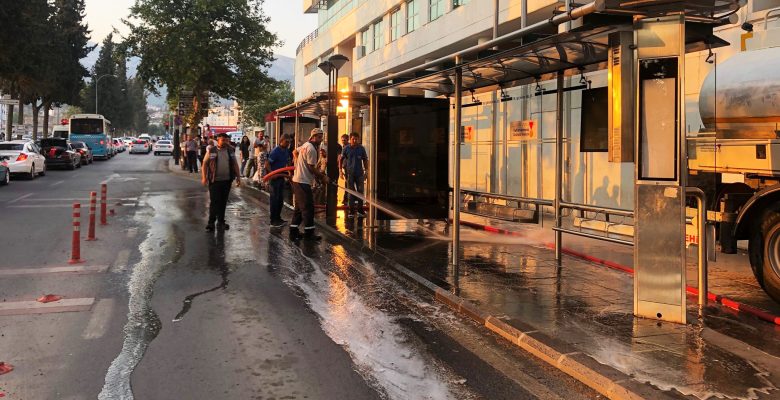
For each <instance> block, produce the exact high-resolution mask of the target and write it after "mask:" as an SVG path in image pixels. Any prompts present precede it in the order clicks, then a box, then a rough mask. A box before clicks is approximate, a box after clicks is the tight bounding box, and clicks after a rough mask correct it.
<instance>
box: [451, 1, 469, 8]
mask: <svg viewBox="0 0 780 400" xmlns="http://www.w3.org/2000/svg"><path fill="white" fill-rule="evenodd" d="M469 2H471V0H452V5H454V6H455V7H458V6H465V5H466V4H469Z"/></svg>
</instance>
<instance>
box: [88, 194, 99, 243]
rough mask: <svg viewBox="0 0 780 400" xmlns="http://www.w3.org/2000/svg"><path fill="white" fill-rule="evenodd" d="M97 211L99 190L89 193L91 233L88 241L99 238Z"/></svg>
mask: <svg viewBox="0 0 780 400" xmlns="http://www.w3.org/2000/svg"><path fill="white" fill-rule="evenodd" d="M96 213H97V192H90V193H89V234H88V235H87V241H88V242H91V241H94V240H97V238H96V237H95V214H96Z"/></svg>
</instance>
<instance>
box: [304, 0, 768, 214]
mask: <svg viewBox="0 0 780 400" xmlns="http://www.w3.org/2000/svg"><path fill="white" fill-rule="evenodd" d="M522 3H523V2H522V1H520V0H501V1H500V2H499V10H500V11H499V16H498V21H499V26H498V35H499V36H501V35H505V34H507V33H509V32H512V31H515V30H517V29H519V28H520V27H521V26H523V25H524V24H523V21H522V19H521V15H522V11H523V10H521V8H522V7H521V5H522ZM493 4H494V3H493V1H491V0H370V1H369V0H304V2H303V10H304V12H306V13H317V14H318V15H319V23H318V26H317V27H313V28H316V30H315V31H314V32H313V33H312V34H311V35H309V36H308V37H307V38H306V39H305V40H303V41H302V42H301V44H300V46H299V48H298V51H297V57H296V67H295V96H296V101H298V100H301V99H305V98H307V97H309V96H311V95H312V94H313V93H315V92H325V91H326V90H327V77H326V75H325V74H324V73H322V72H321V71H319V69H318V65H319V64H320V63H321V62H322V61H324V60H327V59H328V58H329V57H330V56H331V55H333V54H342V55H345V56H347V57H348V58H349V59H350V60H351V61H350V62H349V63H347V64H346V65H345V66H344V67H343V68H342V69H341V71H340V79H339V90H341V91H345V90H350V91H353V92H366V91H368V87H367V83H368V82H370V81H372V80H377V79H381V78H383V77H386V76H388V75H389V74H391V73H395V72H399V71H402V70H405V69H407V68H410V67H414V66H419V65H422V64H424V63H425V62H426V61H430V60H434V59H437V58H440V57H443V56H447V55H450V54H453V53H455V52H457V51H458V50H463V49H466V48H469V47H471V46H474V45H476V44H478V43H481V42H484V41H488V40H490V39H491V38H493V34H494V33H493V29H494V17H495V13H494V5H493ZM563 5H564V2H556V1H544V0H542V1H534V0H530V1H527V13H528V14H527V15H528V17H527V20H528V21H527V22H528V24H532V23H535V22H538V21H543V20H546V19H548V18H550V17H551V16H552V15H553V12H554V10H556V9H558V8H559V7H562V6H563ZM776 8H780V0H753V1H748V2H747V5H746V6H744V7H742V8H741V9H740V10H739V11H738V12H737V13H736V14H735V15H736V17H737V21H736V23H734V24H732V25H726V26H723V27H719V28H716V32H715V34H716V35H717V36H718V37H720V38H722V39H725V40H726V41H728V42H729V43H730V45H729V46H727V47H723V48H719V49H716V50H715V53H717V62H716V63H715V64H710V63H708V62H706V61H707V58H708V56H709V54H708V52H707V51H702V52H698V53H691V54H689V55H688V57H687V61H686V82H687V84H686V88H685V100H686V113H687V125H688V132H689V133H695V132H697V131H698V130H699V129H700V128H701V127H703V125H704V124H703V123H702V121H701V118H700V116H699V111H698V105H697V104H698V96H699V91H700V88H701V86H702V83H703V81H704V79H705V77H706V76H707V75H708V74H709V73H710V71H712V70H713V68H714V66H715V65H717V64H719V63H721V62H723V61H724V60H726V59H728V57H729V56H731V55H733V54H735V53H737V52H739V51H742V50H745V49H747V50H750V48H751V47H753V46H762V47H766V46H771V45H774V46H780V34H778V35H766V34H764V33H763V32H765V31H766V29H767V28H768V29H771V28H773V27H777V26H780V19H779V18H777V17H780V12H776V11H775V12H773V13H772V14H770V15H769V18H768V19H767V21H766V27H765V22H764V18H765V17H766V16H767V13H768V12H769V11H770V10H772V9H776ZM744 23H749V24H752V26H753V29H754V32H753V34H752V35H751V34H746V31H744V30H743V29H742V28H741V27H742V25H743V24H744ZM561 29H564V27H561ZM776 32H780V31H776ZM772 41H775V43H772ZM518 45H519V44H518ZM585 79H586V80H589V81H590V85H592V87H593V88H598V87H606V85H607V73H606V71H604V70H602V71H599V72H595V73H592V74H589V75H588V76H587V77H586V78H585ZM580 81H581V78H580V77H571V78H567V82H566V85H567V86H577V85H578V84H579V83H580ZM536 86H537V85H535V84H534V85H528V86H526V87H525V88H524V87H514V88H507V89H506V90H505V91H504V93H503V95H504V96H508V97H512V100H510V101H500V99H501V97H502V96H501V95H502V93H500V92H489V93H480V94H476V95H475V96H474V98H475V99H476V100H480V101H481V102H482V104H481V105H479V106H475V107H469V108H465V109H464V111H463V113H464V115H463V125H464V126H467V127H470V128H472V129H473V135H471V137H470V139H468V140H467V141H466V143H464V144H463V148H462V179H461V181H462V185H463V189H466V190H473V191H476V192H484V193H491V194H499V195H505V196H513V197H524V198H541V199H548V200H549V199H552V198H553V197H554V187H555V185H554V179H555V167H554V165H555V159H554V150H555V149H554V146H555V143H554V140H553V138H554V136H555V125H556V121H555V109H556V100H555V94H552V95H549V96H533V95H531V96H528V95H527V94H528V93H529V91H530V93H534V90H535V89H536ZM539 86H541V88H542V89H544V90H552V89H554V88H555V82H540V83H539ZM396 94H399V95H417V96H423V95H427V96H432V95H435V94H432V93H424V92H423V91H421V90H417V91H414V90H407V91H404V92H401V93H396ZM524 97H525V99H524ZM471 101H472V96H471V95H468V97H467V98H466V99H464V102H471ZM564 104H565V108H566V110H565V137H566V138H567V140H566V147H567V148H566V150H565V152H564V165H565V166H566V170H565V175H566V176H565V179H564V180H565V182H566V184H565V187H564V197H565V198H567V199H568V201H570V202H574V203H582V204H593V205H598V206H604V207H613V208H619V209H633V190H634V189H633V180H634V164H633V163H610V162H609V161H608V156H607V153H606V152H605V149H600V148H599V149H585V148H584V147H583V146H582V144H583V143H582V140H581V132H580V118H581V110H582V91H571V92H567V95H566V96H565V102H564ZM529 120H530V121H534V122H535V123H536V124H537V126H538V136H537V137H536V138H534V139H533V140H514V139H512V138H511V136H510V135H508V134H507V132H508V131H509V130H510V126H511V125H512V123H513V122H515V123H517V122H518V121H529ZM347 121H349V122H347ZM351 121H352V118H351V117H350V116H347V118H346V121H344V122H343V123H344V124H347V126H348V127H350V128H351V129H350V130H360V129H359V127H352V126H351V125H348V124H349V123H351ZM364 123H366V122H365V121H364ZM451 131H452V130H451ZM340 133H341V132H340Z"/></svg>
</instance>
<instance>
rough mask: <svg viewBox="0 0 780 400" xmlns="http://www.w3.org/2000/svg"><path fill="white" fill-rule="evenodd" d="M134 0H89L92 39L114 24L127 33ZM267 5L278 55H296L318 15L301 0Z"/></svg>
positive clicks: (271, 0)
mask: <svg viewBox="0 0 780 400" xmlns="http://www.w3.org/2000/svg"><path fill="white" fill-rule="evenodd" d="M133 3H135V0H86V9H87V18H86V20H87V23H88V24H89V27H90V29H91V30H92V42H94V43H100V42H102V41H103V39H104V38H105V37H106V36H107V35H108V34H109V33H111V32H112V31H113V29H114V27H116V28H118V29H119V32H120V34H121V33H127V30H126V29H124V24H122V18H124V17H126V16H127V15H128V14H129V13H130V6H132V5H133ZM290 3H292V4H290ZM263 7H264V9H265V13H266V15H268V16H270V17H271V22H270V23H269V25H268V29H269V30H270V31H271V32H274V33H276V34H277V36H278V37H279V39H281V40H282V41H284V42H285V43H284V46H282V47H281V48H279V49H277V50H276V54H280V55H283V56H287V57H292V58H295V48H296V47H298V44H299V43H300V42H301V40H302V39H303V38H304V37H306V35H308V34H309V33H311V32H313V31H314V29H316V28H317V15H316V14H304V13H303V2H302V1H300V0H265V5H264V6H263Z"/></svg>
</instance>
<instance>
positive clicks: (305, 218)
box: [290, 128, 329, 241]
mask: <svg viewBox="0 0 780 400" xmlns="http://www.w3.org/2000/svg"><path fill="white" fill-rule="evenodd" d="M322 136H323V132H322V129H319V128H314V129H312V131H311V136H309V141H308V142H306V143H304V144H303V145H302V146H301V147H298V148H297V149H296V150H295V154H294V157H295V173H294V174H293V179H292V188H293V195H294V196H295V212H293V219H292V221H290V240H293V241H298V240H299V239H300V238H301V232H300V231H299V230H298V227H299V226H300V225H301V223H303V224H304V227H303V229H304V233H303V239H304V240H311V241H317V240H321V239H322V237H320V236H317V235H316V234H315V233H314V194H313V193H312V190H311V185H312V184H313V183H314V180H315V177H316V178H319V179H322V181H323V182H325V184H326V185H327V184H328V183H329V180H328V176H327V175H325V174H323V173H322V172H321V171H320V170H318V169H317V157H318V151H319V150H318V149H319V148H320V145H321V144H322Z"/></svg>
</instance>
